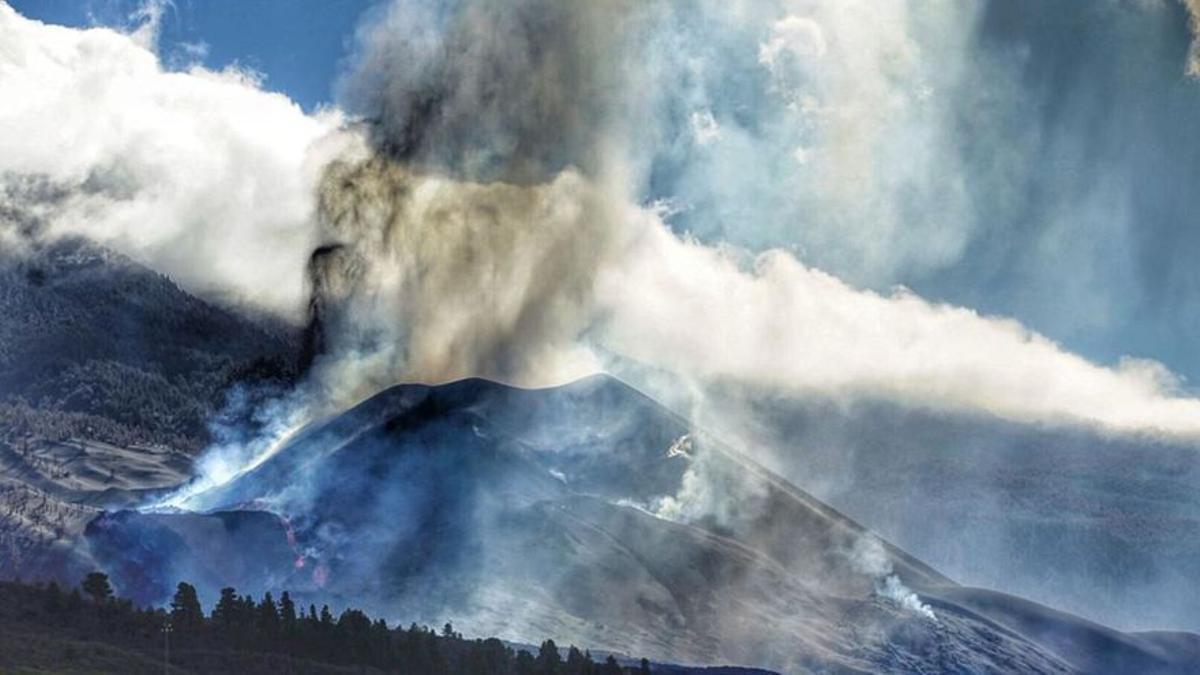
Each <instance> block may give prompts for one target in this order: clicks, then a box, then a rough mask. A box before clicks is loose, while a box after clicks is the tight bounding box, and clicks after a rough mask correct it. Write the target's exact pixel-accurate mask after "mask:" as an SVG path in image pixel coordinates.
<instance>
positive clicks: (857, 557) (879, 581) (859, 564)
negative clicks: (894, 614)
mask: <svg viewBox="0 0 1200 675" xmlns="http://www.w3.org/2000/svg"><path fill="white" fill-rule="evenodd" d="M850 562H851V564H852V565H853V566H854V569H855V570H856V571H857V572H859V573H860V574H865V575H867V576H869V577H871V578H872V579H874V580H875V594H876V595H878V596H879V597H882V598H886V599H888V600H890V601H892V602H894V603H895V604H896V605H897V606H898V607H900V608H901V609H903V610H905V611H908V612H912V613H914V614H919V615H921V616H923V617H925V618H926V619H929V620H931V621H937V615H935V614H934V613H933V608H932V607H930V606H929V605H928V604H926V603H924V602H922V601H921V597H920V596H919V595H917V594H916V593H915V592H914V591H913V590H912V589H910V588H909V587H907V586H905V585H904V582H902V581H900V577H898V576H897V575H896V571H895V568H894V567H893V565H892V560H891V558H889V557H888V554H887V551H886V550H885V549H884V548H883V544H881V543H879V540H878V539H876V538H875V537H872V536H869V535H866V536H863V537H860V538H859V539H858V540H857V541H856V542H855V543H854V548H853V549H852V550H851V551H850Z"/></svg>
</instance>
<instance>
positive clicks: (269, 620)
mask: <svg viewBox="0 0 1200 675" xmlns="http://www.w3.org/2000/svg"><path fill="white" fill-rule="evenodd" d="M257 623H258V629H259V630H260V631H262V634H263V635H264V636H265V637H266V638H267V639H268V640H273V639H275V637H277V636H278V635H279V610H278V609H277V608H276V607H275V599H274V598H272V597H271V593H270V592H268V593H267V594H266V595H264V596H263V601H262V604H261V605H259V606H258V621H257Z"/></svg>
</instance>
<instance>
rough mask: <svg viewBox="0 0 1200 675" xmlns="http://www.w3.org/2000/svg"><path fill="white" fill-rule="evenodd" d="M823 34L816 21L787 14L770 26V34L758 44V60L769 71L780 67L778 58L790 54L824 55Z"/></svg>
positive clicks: (810, 57) (797, 55)
mask: <svg viewBox="0 0 1200 675" xmlns="http://www.w3.org/2000/svg"><path fill="white" fill-rule="evenodd" d="M826 50H827V47H826V45H825V34H824V33H823V32H822V31H821V26H820V24H818V23H817V22H816V21H813V20H812V19H810V18H808V17H803V16H795V15H789V16H786V17H784V18H782V19H780V20H779V21H776V22H775V23H774V25H772V26H771V36H770V38H768V39H767V41H766V42H763V43H762V44H761V45H759V48H758V61H759V63H761V64H763V65H764V66H766V67H767V68H769V69H770V70H771V71H775V70H776V69H777V68H779V67H781V64H780V59H781V58H783V57H784V55H792V56H794V57H796V58H801V59H817V58H820V57H822V56H825V52H826Z"/></svg>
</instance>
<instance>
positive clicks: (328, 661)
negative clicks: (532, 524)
mask: <svg viewBox="0 0 1200 675" xmlns="http://www.w3.org/2000/svg"><path fill="white" fill-rule="evenodd" d="M0 592H2V593H3V595H4V596H7V597H5V598H3V599H0V603H2V604H0V607H7V608H8V609H9V612H0V619H3V620H4V622H3V623H0V633H2V632H4V631H6V630H8V629H9V628H10V627H11V625H12V624H13V623H14V622H13V620H14V619H17V620H18V621H19V623H20V625H21V626H22V627H23V628H25V629H26V630H34V631H39V634H52V635H56V636H62V637H64V638H68V639H72V640H76V641H88V642H99V643H103V644H105V645H113V646H116V647H119V648H121V649H125V650H132V651H136V652H140V653H141V655H142V657H143V658H144V659H145V662H146V663H147V664H148V663H152V662H153V661H152V659H157V664H156V665H157V668H158V669H159V670H160V671H161V669H163V668H168V669H171V670H176V671H179V672H188V671H195V672H222V671H224V672H297V673H298V672H400V673H422V674H425V673H428V674H430V675H457V674H459V673H462V674H467V673H470V674H472V675H646V674H648V673H650V672H651V668H650V665H649V663H648V662H647V661H646V660H645V659H642V661H641V664H640V665H639V666H637V667H622V666H621V665H620V664H619V663H618V662H617V661H616V660H615V659H614V658H613V657H612V656H608V657H606V658H605V659H604V660H603V661H599V662H597V660H595V659H593V658H592V656H591V654H590V653H588V652H586V651H580V650H579V649H577V648H576V647H574V646H572V647H570V648H569V650H568V651H567V653H566V656H565V657H564V656H563V655H562V654H561V652H560V650H559V648H558V646H557V645H555V643H554V641H553V640H546V641H545V642H543V643H542V645H541V647H540V648H539V649H538V650H537V653H536V654H535V653H531V652H530V651H527V650H522V649H514V648H512V647H510V646H508V645H507V644H505V643H504V642H502V641H500V640H498V639H496V638H488V639H467V638H464V637H463V635H462V634H461V633H457V632H455V630H454V627H453V626H452V625H451V624H450V623H446V624H445V625H444V626H443V627H442V628H441V630H440V631H437V630H434V629H431V628H429V627H426V626H419V625H417V624H415V623H414V624H412V625H410V626H409V627H407V628H403V627H390V626H388V625H387V623H386V622H385V621H384V620H383V619H372V618H371V617H369V616H367V614H365V613H364V612H362V611H361V610H358V609H346V610H344V611H342V612H341V613H340V614H338V615H336V616H335V615H334V613H333V612H332V611H331V610H330V609H329V607H328V605H324V606H322V607H321V608H320V609H317V607H316V605H313V604H310V605H308V607H307V608H302V607H298V606H297V605H296V604H295V602H293V600H292V598H291V596H290V594H289V593H287V592H286V591H285V592H284V593H283V594H281V595H280V596H279V598H278V599H276V598H275V597H274V596H272V594H270V593H267V594H265V595H263V597H262V599H261V601H255V600H254V599H253V598H252V597H250V596H249V595H238V593H237V591H236V590H235V589H233V588H225V589H223V590H222V591H221V596H220V599H219V600H218V601H217V603H216V605H215V606H214V607H213V608H212V611H211V613H207V614H206V613H205V611H204V608H203V606H202V605H201V603H200V600H199V596H198V594H197V592H196V589H195V587H193V586H192V585H191V584H188V583H180V584H179V585H178V587H177V590H176V592H175V596H174V598H173V599H172V601H171V604H170V606H169V607H167V608H151V607H146V608H139V607H135V606H134V605H133V603H132V602H130V601H129V600H126V599H121V598H117V597H115V595H114V593H113V588H112V585H111V584H110V583H109V579H108V577H107V575H105V574H103V573H100V572H93V573H91V574H88V575H87V577H86V578H85V579H84V580H83V582H82V583H81V584H80V586H79V587H77V588H73V589H70V590H65V589H63V588H62V587H60V586H59V585H58V584H57V583H53V582H52V583H49V584H46V585H27V584H20V583H12V582H8V583H2V584H0ZM14 611H15V612H16V615H15V616H14V615H13V612H14ZM4 614H8V616H4ZM43 632H44V633H43ZM72 644H75V643H72ZM79 644H84V643H79ZM7 648H8V649H10V650H11V649H13V648H14V647H13V645H11V644H9V645H8V646H7ZM18 648H19V647H18ZM72 650H74V651H75V652H76V653H74V654H73V653H71V651H72ZM0 651H3V650H0ZM59 651H61V652H62V657H63V658H64V659H65V660H66V661H68V662H70V661H75V662H76V663H75V664H74V665H75V667H85V668H86V667H90V666H92V665H93V664H90V663H88V658H87V654H86V653H79V652H86V649H81V648H79V647H66V648H61V649H59ZM3 665H5V664H4V663H2V662H0V666H3Z"/></svg>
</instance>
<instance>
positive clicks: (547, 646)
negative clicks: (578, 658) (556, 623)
mask: <svg viewBox="0 0 1200 675" xmlns="http://www.w3.org/2000/svg"><path fill="white" fill-rule="evenodd" d="M561 665H562V657H561V656H559V653H558V645H556V644H554V640H546V641H545V642H543V643H542V646H541V648H540V649H538V656H537V672H538V674H539V675H555V674H556V673H558V672H559V671H560V666H561Z"/></svg>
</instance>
